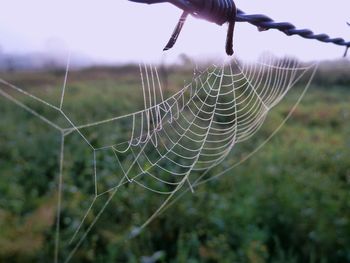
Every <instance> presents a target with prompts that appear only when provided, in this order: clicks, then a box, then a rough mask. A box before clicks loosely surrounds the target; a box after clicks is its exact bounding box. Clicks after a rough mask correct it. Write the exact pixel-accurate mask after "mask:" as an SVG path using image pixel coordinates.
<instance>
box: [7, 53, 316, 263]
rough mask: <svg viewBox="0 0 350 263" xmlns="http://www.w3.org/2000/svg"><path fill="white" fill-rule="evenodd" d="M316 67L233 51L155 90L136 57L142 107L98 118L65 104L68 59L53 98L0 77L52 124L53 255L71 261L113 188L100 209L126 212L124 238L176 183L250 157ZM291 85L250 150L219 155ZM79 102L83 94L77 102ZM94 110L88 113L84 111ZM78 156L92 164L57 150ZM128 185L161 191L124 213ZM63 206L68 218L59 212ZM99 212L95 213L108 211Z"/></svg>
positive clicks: (186, 183)
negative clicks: (84, 184) (172, 87)
mask: <svg viewBox="0 0 350 263" xmlns="http://www.w3.org/2000/svg"><path fill="white" fill-rule="evenodd" d="M316 68H317V66H316V65H315V64H312V65H305V64H300V63H299V62H297V61H296V60H293V59H275V58H272V57H269V58H265V59H264V60H263V61H259V62H256V63H246V64H244V63H242V62H239V61H238V60H236V59H233V60H231V61H226V62H224V63H222V64H221V65H219V64H217V65H210V66H209V67H207V68H206V69H203V70H196V71H195V72H194V74H193V77H192V80H191V81H189V82H188V83H186V84H184V85H182V86H179V87H178V88H177V90H176V92H174V93H173V94H171V95H168V94H165V92H164V86H163V81H162V79H161V76H160V74H159V71H158V69H157V67H156V66H153V65H146V64H140V67H139V79H140V81H139V87H140V91H141V94H142V98H141V100H142V101H141V104H142V105H143V108H142V109H139V110H137V111H135V112H131V113H127V114H123V115H118V116H112V117H108V118H105V119H104V118H100V117H99V116H97V117H98V120H96V121H95V120H94V121H89V119H88V120H87V121H86V122H85V120H83V121H81V120H80V119H79V116H73V115H72V112H74V107H73V108H66V104H65V103H66V100H69V98H68V95H67V94H68V92H69V89H70V85H69V83H70V78H69V75H70V71H71V70H70V64H69V59H68V62H67V67H66V71H65V75H64V78H63V81H62V88H61V91H60V93H59V98H58V102H56V103H53V102H50V101H47V100H45V99H42V98H40V97H38V96H36V95H35V94H32V93H31V92H30V90H29V91H28V90H27V89H25V88H23V87H20V86H19V85H14V84H12V83H9V82H7V81H6V80H5V79H1V80H0V84H1V86H0V94H1V95H2V96H3V97H5V98H6V99H8V100H10V101H12V102H13V103H15V104H17V105H18V106H19V107H21V108H23V109H24V110H25V111H28V112H29V113H30V114H32V115H33V116H34V117H36V118H38V119H40V120H41V121H42V122H44V123H46V124H47V125H49V126H50V127H52V128H53V129H55V130H57V131H58V133H59V137H60V150H59V153H60V154H59V171H58V178H57V181H56V184H57V213H56V224H55V225H56V227H55V237H54V239H55V240H54V242H53V243H54V245H53V257H54V261H55V262H70V261H73V259H74V256H75V254H76V253H78V251H79V249H80V248H81V247H82V246H84V244H85V240H86V239H87V238H88V237H89V234H90V232H91V231H93V229H94V228H95V227H98V226H97V224H98V222H99V221H100V220H102V219H101V218H102V217H103V216H104V214H106V213H107V212H108V211H110V210H109V209H110V208H109V204H110V203H111V201H112V200H115V199H118V198H119V199H120V200H123V201H121V202H120V206H119V207H118V209H119V210H118V211H117V210H115V211H114V212H113V211H110V213H109V214H108V213H107V214H108V215H110V214H111V213H112V214H113V213H119V214H120V218H121V219H118V220H127V221H132V220H134V221H135V223H134V222H132V223H131V227H130V229H129V230H128V233H129V234H128V235H127V237H126V239H127V242H132V240H129V239H132V238H133V237H135V236H137V235H139V234H141V233H142V231H143V230H144V229H145V227H146V226H148V225H149V224H150V223H151V222H152V221H153V220H154V219H155V218H156V217H157V216H158V215H159V214H160V213H162V212H163V211H164V210H165V209H166V208H168V207H169V206H170V205H171V204H172V203H174V202H175V201H176V200H177V199H178V198H179V197H181V195H182V194H183V193H184V192H186V191H192V192H194V193H195V191H196V187H198V186H199V185H201V184H203V183H205V182H208V181H210V180H213V179H216V178H218V177H219V176H221V175H224V174H225V173H227V172H228V171H230V170H232V169H233V168H234V167H235V166H237V165H239V164H241V163H242V162H244V161H245V160H246V159H248V158H249V157H251V156H252V155H253V154H254V153H255V152H256V151H258V150H259V149H260V148H261V147H262V146H263V145H264V144H266V143H267V142H268V141H269V140H270V139H271V137H272V136H273V135H274V134H275V133H276V132H277V131H278V129H280V128H281V127H282V125H283V124H284V123H285V121H286V120H287V119H288V118H289V116H290V115H291V112H292V111H293V109H294V108H295V107H296V106H297V104H298V103H299V102H300V100H301V98H302V96H303V95H304V94H305V92H306V90H307V88H308V87H309V85H310V82H311V80H312V78H313V76H314V73H315V71H316ZM297 85H298V86H303V89H302V91H301V95H300V96H299V98H298V99H297V101H296V103H295V105H294V106H292V108H291V110H290V112H289V113H288V114H287V115H286V116H285V119H284V120H283V121H282V122H281V123H280V125H279V126H278V127H277V128H276V129H275V130H274V131H273V132H272V133H271V134H269V136H267V139H266V140H264V141H262V142H259V143H258V144H257V145H255V148H254V149H253V150H252V151H250V152H249V154H247V155H246V156H244V157H242V158H240V159H238V160H236V161H235V162H232V161H231V162H230V165H229V166H227V165H226V166H225V165H223V164H222V163H223V162H224V160H226V159H229V158H230V154H231V153H232V151H233V149H235V148H236V147H239V145H240V144H241V143H243V142H245V141H247V140H249V139H251V138H252V137H253V136H254V134H255V133H256V132H257V131H258V130H259V128H261V126H262V125H263V124H264V121H265V119H266V117H267V115H268V113H269V111H270V110H272V109H273V108H274V107H275V106H276V105H278V103H279V102H280V101H281V100H282V99H283V98H284V97H285V96H286V94H287V93H288V92H289V91H290V90H291V89H292V88H293V87H295V86H297ZM96 89H98V87H96ZM20 97H26V98H27V99H29V100H30V101H31V103H26V102H24V101H22V100H21V99H20ZM123 99H127V98H115V100H116V103H120V102H119V101H120V100H123ZM33 105H40V107H42V108H45V109H46V110H47V111H46V112H45V114H44V113H42V112H41V111H40V108H39V110H38V107H32V106H33ZM79 106H81V107H83V106H84V104H82V105H76V107H79ZM98 107H104V104H103V103H100V104H99V105H98ZM47 112H49V114H47ZM92 114H93V113H92ZM93 117H94V116H92V115H91V118H90V119H94V118H93ZM95 117H96V116H95ZM78 120H79V121H78ZM84 122H85V123H84ZM97 138H98V140H97ZM72 141H79V143H80V144H83V145H85V146H86V147H85V150H84V155H83V153H81V152H74V149H71V148H69V144H70V143H71V142H72ZM81 156H90V161H91V169H90V170H88V171H86V174H85V175H81V174H74V172H68V171H69V169H73V168H72V167H69V166H68V165H65V162H66V160H67V159H74V158H77V159H79V158H83V157H81ZM76 162H81V160H77V161H76ZM220 165H223V167H222V169H221V171H220V172H217V170H215V172H212V171H213V169H216V168H217V167H220ZM106 167H107V168H106ZM111 171H113V172H111ZM68 175H69V176H71V177H74V180H79V178H82V179H81V180H89V181H91V185H93V187H92V188H88V189H84V192H85V195H84V196H81V202H82V204H83V205H82V207H83V208H84V209H83V210H84V213H82V214H79V213H76V214H75V211H70V210H69V208H70V200H71V199H70V198H71V197H72V196H73V195H78V194H77V193H76V192H77V191H76V190H75V189H74V187H75V188H79V184H78V183H77V184H75V186H74V187H73V186H70V185H69V184H70V183H69V182H71V180H73V179H71V178H69V176H68ZM38 180H40V178H38ZM135 189H142V191H138V190H135ZM129 191H135V196H134V198H135V199H137V198H138V197H139V196H140V194H144V195H146V194H147V195H148V194H154V195H156V196H158V199H159V200H160V201H159V203H157V204H152V205H151V207H154V208H155V209H154V210H153V211H146V213H148V216H147V217H146V218H140V217H138V216H137V215H136V214H135V215H133V217H132V218H123V217H124V215H123V206H127V205H128V203H127V201H125V200H124V197H123V193H124V192H129ZM142 205H143V204H142V201H140V202H139V206H140V208H139V209H140V210H142V209H144V208H142ZM136 212H137V211H136ZM136 212H135V213H136ZM67 214H69V216H70V217H71V218H75V220H71V221H67V222H66V221H64V222H63V218H66V216H67ZM108 215H107V219H106V218H105V219H103V220H108ZM179 216H181V215H179ZM110 220H114V219H111V218H110ZM118 220H116V224H118ZM67 225H70V229H72V231H70V232H69V231H68V232H67V231H66V232H64V234H62V227H67ZM102 227H103V224H102ZM62 251H68V252H64V253H63V252H62Z"/></svg>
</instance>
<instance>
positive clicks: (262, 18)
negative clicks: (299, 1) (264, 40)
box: [236, 9, 350, 57]
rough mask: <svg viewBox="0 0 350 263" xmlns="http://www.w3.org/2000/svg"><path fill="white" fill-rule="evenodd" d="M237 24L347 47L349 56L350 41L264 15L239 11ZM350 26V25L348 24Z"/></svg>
mask: <svg viewBox="0 0 350 263" xmlns="http://www.w3.org/2000/svg"><path fill="white" fill-rule="evenodd" d="M236 21H237V22H248V23H249V24H252V25H254V26H256V27H257V28H258V29H259V30H261V31H264V30H269V29H277V30H279V31H281V32H283V33H284V34H286V35H287V36H293V35H298V36H300V37H302V38H306V39H315V40H318V41H321V42H324V43H332V44H335V45H339V46H344V47H346V50H345V53H344V57H345V56H346V55H347V51H348V49H349V47H350V41H348V42H347V41H345V40H344V39H343V38H340V37H338V38H331V37H330V36H329V35H327V34H315V33H314V32H313V31H311V30H310V29H297V28H296V27H295V26H294V25H293V24H292V23H289V22H276V21H274V20H273V19H272V18H270V17H268V16H266V15H262V14H253V15H248V14H246V13H244V12H243V11H242V10H240V9H238V10H237V16H236ZM348 25H349V24H348Z"/></svg>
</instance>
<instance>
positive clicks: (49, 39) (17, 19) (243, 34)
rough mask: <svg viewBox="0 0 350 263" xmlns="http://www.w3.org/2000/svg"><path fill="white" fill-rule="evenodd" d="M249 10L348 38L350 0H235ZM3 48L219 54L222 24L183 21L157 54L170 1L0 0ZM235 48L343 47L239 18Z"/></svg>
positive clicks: (143, 56)
mask: <svg viewBox="0 0 350 263" xmlns="http://www.w3.org/2000/svg"><path fill="white" fill-rule="evenodd" d="M236 5H237V6H238V7H239V8H240V9H242V10H244V11H246V12H247V13H263V14H267V15H269V16H271V17H272V18H274V19H275V20H278V21H290V22H293V23H294V24H295V25H297V26H298V27H300V28H310V29H312V30H314V31H315V32H317V33H327V34H329V35H331V36H335V37H344V38H345V39H350V27H349V26H347V25H346V23H345V22H346V21H350V0H333V1H329V0H293V1H292V0H290V1H284V0H264V1H262V0H237V1H236ZM0 6H1V10H0V47H1V50H2V52H4V53H9V52H19V53H27V52H33V51H34V52H35V51H45V52H52V53H59V54H65V52H66V51H67V50H69V49H70V50H71V51H72V53H74V54H76V53H77V54H80V55H83V56H87V57H89V58H91V59H93V60H94V61H96V62H111V63H114V62H127V61H133V62H139V61H145V60H146V61H159V60H162V59H163V60H164V59H165V60H168V61H171V60H172V59H174V58H176V57H177V56H178V55H179V54H182V53H185V54H187V55H189V56H193V57H196V58H202V59H204V58H206V57H208V56H210V57H214V56H215V57H224V56H225V51H224V46H225V38H226V27H225V26H223V27H219V26H217V25H215V24H211V23H208V22H206V21H203V20H198V19H194V18H192V17H191V18H190V19H188V21H187V23H186V25H185V27H184V30H183V32H182V34H181V36H180V37H179V40H178V42H177V44H176V46H175V48H174V49H173V50H170V51H168V52H166V53H163V52H162V49H163V47H164V45H165V43H166V42H167V41H168V39H169V37H170V35H171V33H172V31H173V28H174V26H175V24H176V23H177V20H178V18H179V16H180V14H181V11H180V10H178V9H177V8H176V7H174V6H172V5H170V4H158V5H142V4H137V3H132V2H129V1H127V0H0ZM234 41H235V52H236V55H237V56H238V57H240V58H243V59H255V58H257V57H258V56H259V55H260V54H262V53H263V52H266V51H267V52H272V53H274V54H276V55H280V56H282V55H285V54H286V55H294V56H297V57H299V58H301V59H304V60H315V59H334V58H340V57H341V55H342V54H343V52H344V48H342V47H337V46H333V45H331V44H322V43H319V42H317V41H310V40H304V39H301V38H299V37H286V36H284V35H283V34H281V33H279V32H277V31H273V30H271V31H268V32H258V31H257V30H256V28H255V27H253V26H251V25H249V24H246V23H244V24H243V23H239V24H238V25H237V26H236V32H235V39H234Z"/></svg>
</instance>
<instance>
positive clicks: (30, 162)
mask: <svg viewBox="0 0 350 263" xmlns="http://www.w3.org/2000/svg"><path fill="white" fill-rule="evenodd" d="M136 70H137V69H135V68H134V67H132V66H130V67H127V68H122V69H121V68H119V69H118V68H95V69H88V70H85V71H76V72H72V73H71V74H70V76H69V77H70V81H69V86H68V87H67V94H66V95H67V97H66V100H65V104H64V107H65V111H67V112H68V113H69V114H70V116H72V119H73V120H74V121H75V122H78V123H79V124H83V123H85V122H89V121H92V120H99V119H101V118H102V119H105V118H110V117H113V116H118V115H121V114H124V113H127V112H132V111H134V110H137V109H139V108H140V107H142V100H141V98H142V96H141V94H140V93H139V90H138V89H137V86H138V84H139V80H138V78H136V76H138V74H137V72H136ZM322 70H323V71H325V70H327V71H326V73H327V74H328V75H330V74H333V75H334V76H336V77H333V78H330V79H328V81H330V83H328V82H327V85H326V86H324V85H321V84H320V83H322V77H323V76H324V74H326V73H324V74H323V75H321V76H317V78H316V80H315V82H314V83H315V85H314V86H312V87H311V89H310V90H309V92H308V93H307V95H306V97H305V98H304V100H303V101H302V103H301V105H300V106H299V107H298V108H297V110H296V111H295V112H294V114H293V116H292V118H291V119H290V120H289V121H288V122H287V123H286V125H284V126H283V128H282V129H281V131H280V132H279V133H278V134H277V135H276V136H275V137H274V138H273V139H272V140H271V141H270V142H269V143H268V144H267V145H266V146H265V147H264V148H263V149H262V150H261V151H259V152H258V153H257V154H255V155H254V156H253V157H252V158H250V159H248V160H247V161H246V162H244V163H243V164H241V165H239V166H237V167H236V168H235V169H233V170H231V171H230V172H228V173H226V174H225V176H222V177H221V178H219V179H218V180H213V181H211V182H208V183H207V184H204V185H202V186H200V187H198V188H196V191H195V193H194V194H191V193H187V194H185V195H184V196H183V197H182V198H181V199H179V201H178V202H176V203H175V204H174V205H173V206H171V207H170V208H169V209H168V210H166V212H165V213H163V214H161V215H160V216H159V217H158V218H157V219H156V220H154V222H153V223H152V224H150V225H149V226H148V227H147V228H146V229H145V231H144V232H142V234H141V235H139V236H137V237H135V238H132V239H128V235H129V234H130V230H132V229H133V228H134V227H135V226H138V225H140V224H142V223H143V222H144V221H145V219H147V217H149V216H150V215H151V213H152V211H155V210H156V209H157V207H159V205H160V204H161V202H162V201H164V198H165V197H163V196H160V195H157V194H153V193H150V192H149V191H146V190H144V189H142V188H140V187H137V186H135V185H129V186H128V187H125V188H123V189H122V190H121V191H120V192H119V193H118V196H117V198H113V199H112V202H111V203H110V205H109V206H108V208H107V210H106V211H105V213H103V214H102V216H101V218H100V220H99V221H98V223H97V224H96V226H95V227H94V228H93V229H92V230H91V232H90V233H89V235H88V236H87V238H86V240H85V241H84V242H83V243H82V245H81V246H80V247H79V249H78V250H77V252H76V254H75V256H74V257H73V259H72V262H104V263H109V262H193V263H195V262H252V263H260V262H274V263H282V262H283V263H284V262H310V263H313V262H329V263H333V262H350V158H349V156H350V103H349V101H350V84H349V83H350V82H349V80H348V79H346V76H345V75H344V74H343V72H341V73H339V74H335V73H334V72H333V73H332V71H331V69H329V68H327V67H324V68H322ZM322 70H321V72H322ZM338 71H339V70H338ZM171 73H172V74H170V75H171V76H172V77H171V78H170V79H169V83H168V87H167V92H168V93H171V92H173V91H174V90H176V87H178V85H179V84H181V85H182V84H183V79H188V78H189V76H190V73H189V72H181V71H179V70H176V69H174V70H173V72H171ZM333 75H332V76H333ZM2 77H3V76H2ZM5 77H6V79H8V80H9V81H10V82H11V83H15V84H17V85H19V86H21V87H25V88H26V89H27V90H28V91H29V92H31V93H34V94H36V95H37V96H39V97H41V98H43V99H45V100H48V101H50V103H52V104H55V105H59V98H60V95H59V90H60V85H61V83H62V80H63V78H64V73H63V72H59V71H58V72H53V73H40V74H39V73H38V74H36V75H35V74H32V73H30V74H25V73H12V74H6V75H5ZM1 88H3V87H1ZM7 91H8V90H7ZM11 94H12V95H13V96H14V97H16V98H17V99H18V100H20V101H21V102H24V103H26V104H27V105H30V106H31V107H33V108H35V109H36V110H37V111H38V112H40V114H42V115H44V116H46V117H47V118H48V119H50V120H54V121H55V122H57V123H60V124H62V125H67V123H65V121H64V120H62V119H60V118H59V116H58V115H57V114H55V113H54V112H53V111H50V110H47V109H46V108H45V107H41V106H40V105H39V104H38V103H37V102H34V101H32V100H30V99H28V98H26V97H24V96H21V95H20V94H18V93H15V92H11ZM298 94H300V89H299V88H296V89H295V90H293V91H292V92H291V93H290V94H288V96H287V98H286V99H285V100H284V101H283V102H282V103H281V104H280V105H279V106H278V107H277V108H275V109H274V110H273V111H272V112H271V113H270V115H269V117H268V119H267V121H266V123H265V125H264V126H263V127H262V129H261V130H260V131H259V133H258V134H257V135H256V136H255V137H254V138H252V139H251V140H250V141H248V142H246V143H243V144H241V145H238V146H237V147H236V149H235V150H234V151H233V153H232V154H231V155H230V157H229V158H228V159H227V161H226V162H225V163H224V164H222V166H220V167H218V168H216V169H215V170H214V171H213V172H212V173H211V174H209V176H212V175H214V174H216V173H217V172H220V171H221V170H222V169H224V168H225V167H229V166H230V165H232V164H234V163H235V162H237V161H238V160H239V158H240V157H241V156H243V155H245V154H247V153H249V152H250V151H251V150H252V149H254V148H255V147H256V145H257V144H258V143H259V142H261V141H262V140H263V139H264V138H266V136H268V135H269V134H271V132H272V131H273V130H274V129H275V128H276V127H277V126H278V124H279V123H280V122H281V121H282V120H283V118H284V117H285V116H286V115H287V114H288V112H289V109H290V107H291V105H292V104H293V102H295V99H296V98H297V97H298ZM121 98H123V99H121ZM0 112H1V118H0V171H1V176H0V229H1V231H0V262H50V261H51V260H52V258H53V247H54V233H55V211H56V197H57V187H56V183H57V171H58V168H59V167H58V158H59V146H60V136H59V133H58V132H57V131H55V130H54V129H52V128H50V127H49V126H47V125H46V124H44V123H43V122H41V121H40V120H38V119H36V118H34V117H33V116H32V115H30V114H28V113H27V112H25V111H23V110H22V109H20V108H19V107H18V106H16V105H14V104H13V103H11V102H10V101H8V100H6V99H5V98H3V97H0ZM119 128H122V127H119ZM119 128H118V127H116V128H115V129H116V130H115V133H117V132H118V130H117V129H119ZM89 136H91V137H90V138H91V139H92V140H94V142H96V143H98V142H99V141H101V140H103V138H102V136H100V134H99V133H98V132H97V131H96V134H95V133H91V134H89ZM92 158H93V156H92V153H91V150H90V149H89V147H87V146H86V144H84V142H82V140H81V138H79V136H76V135H74V134H72V135H69V136H67V147H66V149H65V165H64V182H65V184H64V189H63V193H64V200H63V207H62V221H61V225H60V226H61V230H62V235H61V238H62V240H63V241H62V243H61V252H62V255H63V257H65V256H67V255H68V253H69V251H70V249H71V247H69V246H68V245H67V244H68V241H69V237H70V236H71V235H72V234H73V232H74V230H75V227H76V226H77V225H78V224H79V223H80V220H81V217H82V215H83V214H84V211H86V210H87V208H88V207H89V205H90V202H91V201H92V196H93V195H92V193H93V191H94V189H93V178H91V174H92V173H91V171H92V163H91V160H92ZM97 158H98V163H102V164H103V165H102V166H101V167H100V166H99V167H98V169H99V170H98V174H99V178H98V184H99V187H101V188H102V187H106V188H108V187H112V186H114V185H115V184H116V182H117V180H118V179H119V178H120V176H121V174H120V170H118V169H117V168H118V167H116V166H115V161H114V159H113V156H112V155H111V154H104V155H98V156H97ZM125 161H127V160H125ZM108 197H109V196H108V195H107V196H105V197H103V198H101V200H98V202H97V204H96V207H97V208H96V209H93V210H92V211H91V213H90V214H88V216H87V218H86V220H87V222H88V223H91V222H92V221H93V220H94V218H95V217H96V215H97V213H98V208H99V207H102V206H103V204H104V203H105V201H106V200H107V198H108ZM147 260H148V261H147Z"/></svg>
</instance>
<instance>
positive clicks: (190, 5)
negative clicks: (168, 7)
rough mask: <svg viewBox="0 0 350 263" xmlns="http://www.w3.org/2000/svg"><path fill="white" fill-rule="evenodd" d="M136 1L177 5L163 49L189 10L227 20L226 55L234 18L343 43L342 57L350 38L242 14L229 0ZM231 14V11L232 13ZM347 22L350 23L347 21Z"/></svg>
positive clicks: (218, 20)
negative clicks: (175, 21)
mask: <svg viewBox="0 0 350 263" xmlns="http://www.w3.org/2000/svg"><path fill="white" fill-rule="evenodd" d="M129 1H132V2H137V3H144V4H158V3H164V2H169V3H171V4H173V5H175V6H177V7H178V8H180V9H182V10H183V14H182V16H181V18H180V20H179V22H178V24H177V26H176V28H175V30H174V33H173V35H172V37H171V38H170V41H169V42H168V44H167V46H166V47H165V49H164V50H168V49H170V48H171V47H173V46H174V44H175V42H176V40H177V38H178V36H179V34H180V31H181V29H182V27H183V24H184V23H185V20H186V17H187V15H188V14H192V15H193V16H195V17H200V18H204V19H206V20H208V21H210V22H214V23H216V24H219V25H222V24H224V23H226V22H227V23H229V25H230V27H229V29H228V37H227V41H226V43H227V44H229V45H226V53H227V54H228V55H232V54H233V50H231V48H229V49H227V47H228V46H229V47H231V46H232V41H233V39H232V36H233V30H234V23H235V22H247V23H250V24H252V25H254V26H256V27H257V28H258V29H259V31H265V30H269V29H276V30H279V31H281V32H283V33H284V34H286V35H287V36H293V35H298V36H300V37H302V38H306V39H314V40H318V41H321V42H324V43H332V44H335V45H338V46H344V47H345V48H346V50H345V53H344V57H345V56H346V55H347V53H348V49H349V48H350V41H345V40H344V39H343V38H340V37H337V38H332V37H330V36H329V35H327V34H323V33H322V34H315V33H314V32H313V31H311V30H310V29H298V28H296V26H295V25H293V24H292V23H289V22H276V21H274V20H273V19H272V18H270V17H268V16H266V15H262V14H252V15H249V14H246V13H245V12H243V11H242V10H240V9H237V8H236V5H235V3H234V1H233V0H231V1H226V0H129ZM232 14H234V15H232ZM348 25H349V26H350V24H349V23H348Z"/></svg>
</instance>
